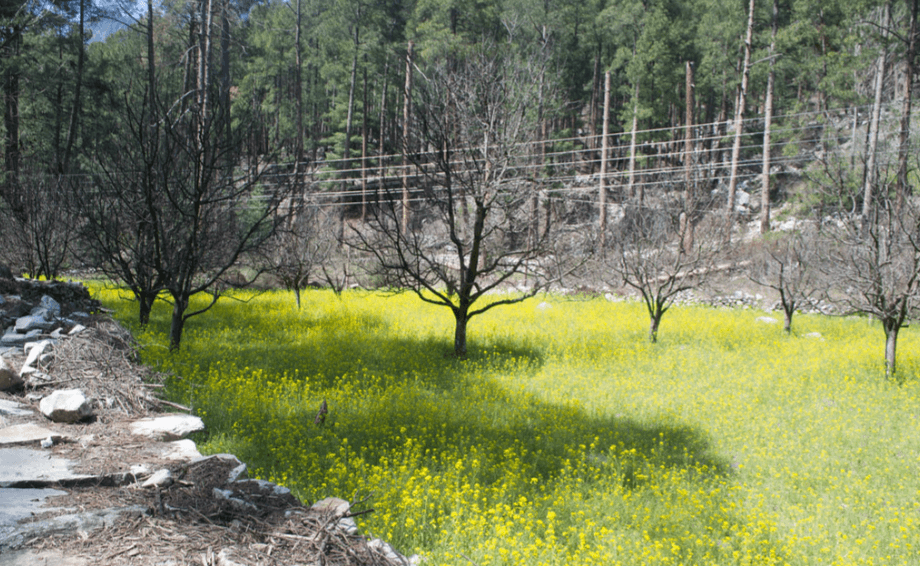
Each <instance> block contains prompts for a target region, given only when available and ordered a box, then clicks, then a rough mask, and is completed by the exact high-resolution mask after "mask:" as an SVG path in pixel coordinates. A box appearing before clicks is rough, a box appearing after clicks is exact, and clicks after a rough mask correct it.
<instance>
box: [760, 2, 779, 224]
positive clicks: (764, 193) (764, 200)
mask: <svg viewBox="0 0 920 566" xmlns="http://www.w3.org/2000/svg"><path fill="white" fill-rule="evenodd" d="M778 18H779V0H773V24H772V26H773V29H772V30H771V35H770V51H769V54H770V72H769V74H768V75H767V94H766V98H767V100H766V102H765V103H764V118H763V121H764V129H763V168H762V170H761V182H760V186H761V189H760V233H761V234H766V233H767V232H769V231H770V152H771V151H772V149H771V147H770V129H771V127H772V125H773V85H774V81H775V80H776V72H775V68H774V67H775V62H776V59H775V51H776V31H777V25H778V24H777V20H778Z"/></svg>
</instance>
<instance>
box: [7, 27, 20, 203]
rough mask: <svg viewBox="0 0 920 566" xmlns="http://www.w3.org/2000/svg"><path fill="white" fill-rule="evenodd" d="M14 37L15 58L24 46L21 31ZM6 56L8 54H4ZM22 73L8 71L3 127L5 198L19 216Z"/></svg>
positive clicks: (11, 49)
mask: <svg viewBox="0 0 920 566" xmlns="http://www.w3.org/2000/svg"><path fill="white" fill-rule="evenodd" d="M13 33H14V36H13V38H12V39H10V41H9V44H8V45H9V46H8V49H9V53H11V54H12V55H13V56H14V57H15V56H17V55H19V50H20V47H21V45H22V32H21V30H19V29H15V30H14V31H13ZM4 55H6V54H4ZM20 78H21V77H20V71H19V68H18V65H13V66H11V68H9V69H7V72H6V76H5V77H4V81H3V87H4V88H3V90H4V93H3V94H4V104H3V125H4V126H5V128H6V139H5V140H4V142H5V143H4V148H3V149H4V151H3V153H4V162H5V163H4V165H5V166H6V174H7V178H6V183H5V184H6V187H4V192H5V193H6V194H5V195H4V196H5V197H6V198H7V201H8V202H7V204H9V205H10V206H11V207H12V208H13V212H14V213H16V215H17V216H19V215H21V214H24V211H23V210H21V202H20V200H19V199H20V196H19V172H20V165H21V154H20V141H19V97H20V94H21V92H20Z"/></svg>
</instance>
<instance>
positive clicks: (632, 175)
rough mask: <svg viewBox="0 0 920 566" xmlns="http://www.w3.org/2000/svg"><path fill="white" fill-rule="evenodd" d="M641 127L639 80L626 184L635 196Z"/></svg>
mask: <svg viewBox="0 0 920 566" xmlns="http://www.w3.org/2000/svg"><path fill="white" fill-rule="evenodd" d="M638 129H639V81H636V85H635V87H634V89H633V117H632V130H631V131H632V136H631V137H630V141H629V177H628V179H629V180H628V181H627V185H626V194H627V195H629V196H630V197H632V196H633V190H634V189H635V183H636V132H637V131H638ZM638 193H639V194H638V195H637V196H638V197H639V205H640V206H641V205H642V197H643V196H644V195H643V190H642V188H641V187H640V188H639V191H638Z"/></svg>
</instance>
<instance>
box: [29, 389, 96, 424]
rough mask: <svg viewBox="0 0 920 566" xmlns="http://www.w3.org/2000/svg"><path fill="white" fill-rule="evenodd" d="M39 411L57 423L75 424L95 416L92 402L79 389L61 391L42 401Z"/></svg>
mask: <svg viewBox="0 0 920 566" xmlns="http://www.w3.org/2000/svg"><path fill="white" fill-rule="evenodd" d="M38 408H39V410H40V411H41V412H42V414H43V415H45V416H46V417H47V418H49V419H51V420H52V421H54V422H56V423H75V422H78V421H82V420H83V419H86V418H88V417H91V416H92V415H93V406H92V402H91V401H90V400H89V399H87V398H86V396H85V395H83V392H82V391H80V390H79V389H60V390H58V391H55V392H54V393H52V394H51V395H49V396H47V397H45V398H44V399H42V400H41V403H39V405H38Z"/></svg>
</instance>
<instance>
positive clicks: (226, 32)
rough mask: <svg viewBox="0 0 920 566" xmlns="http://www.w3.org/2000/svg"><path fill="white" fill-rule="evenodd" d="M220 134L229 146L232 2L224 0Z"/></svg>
mask: <svg viewBox="0 0 920 566" xmlns="http://www.w3.org/2000/svg"><path fill="white" fill-rule="evenodd" d="M218 102H219V103H220V133H221V136H222V137H223V138H224V140H225V141H224V143H225V144H227V146H229V144H230V143H231V140H232V134H233V132H232V130H231V129H232V127H233V125H232V124H231V120H230V0H223V2H221V4H220V94H219V96H218ZM225 166H226V167H227V170H228V171H229V170H231V169H232V167H233V154H232V152H229V151H228V152H227V159H226V160H225Z"/></svg>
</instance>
